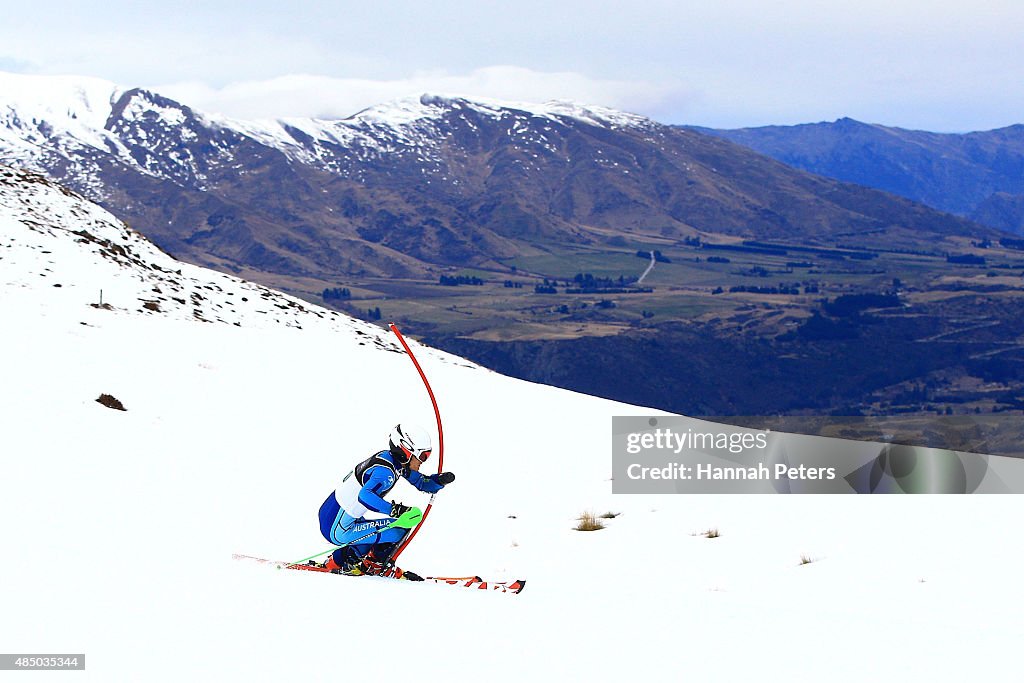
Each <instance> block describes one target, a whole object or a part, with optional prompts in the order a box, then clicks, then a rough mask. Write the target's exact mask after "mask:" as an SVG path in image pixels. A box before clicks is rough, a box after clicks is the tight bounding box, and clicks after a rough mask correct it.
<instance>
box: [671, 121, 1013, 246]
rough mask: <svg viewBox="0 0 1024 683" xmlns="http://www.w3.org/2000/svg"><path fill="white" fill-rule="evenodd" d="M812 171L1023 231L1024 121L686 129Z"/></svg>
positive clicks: (815, 124) (842, 123)
mask: <svg viewBox="0 0 1024 683" xmlns="http://www.w3.org/2000/svg"><path fill="white" fill-rule="evenodd" d="M687 128H688V129H691V130H699V131H701V132H704V133H707V134H709V135H717V136H719V137H722V138H725V139H728V140H731V141H733V142H736V143H738V144H743V145H746V146H747V147H749V148H750V149H753V150H755V151H757V152H760V153H762V154H766V155H768V156H771V157H772V158H775V159H778V160H779V161H782V162H783V163H786V164H789V165H791V166H794V167H796V168H800V169H803V170H806V171H809V172H812V173H818V174H821V175H824V176H828V177H831V178H836V179H839V180H843V181H846V182H854V183H857V184H860V185H864V186H866V187H874V188H877V189H881V190H885V191H887V192H892V193H894V194H898V195H900V196H903V197H906V198H908V199H912V200H914V201H918V202H922V203H924V204H927V205H928V206H932V207H934V208H936V209H939V210H941V211H947V212H950V213H954V214H957V215H961V216H965V217H968V218H970V219H972V220H976V221H979V222H982V223H984V224H986V225H989V226H991V227H994V228H997V229H1000V230H1004V231H1008V232H1016V233H1022V232H1024V209H1022V208H1021V207H1020V204H1021V202H1022V200H1024V125H1022V124H1013V125H1010V126H1005V127H1002V128H996V129H992V130H988V131H975V132H969V133H932V132H928V131H919V130H907V129H903V128H896V127H891V126H883V125H879V124H870V123H862V122H860V121H855V120H854V119H850V118H842V119H838V120H836V121H833V122H820V123H810V124H801V125H797V126H762V127H757V128H741V129H734V130H719V129H712V128H695V127H687Z"/></svg>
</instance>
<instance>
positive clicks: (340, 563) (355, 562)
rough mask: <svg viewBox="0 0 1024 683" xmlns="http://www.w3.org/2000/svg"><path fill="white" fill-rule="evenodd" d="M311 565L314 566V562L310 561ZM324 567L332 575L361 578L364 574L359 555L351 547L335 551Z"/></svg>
mask: <svg viewBox="0 0 1024 683" xmlns="http://www.w3.org/2000/svg"><path fill="white" fill-rule="evenodd" d="M310 564H313V562H312V561H310ZM322 566H323V568H324V569H326V570H327V571H329V572H331V573H332V574H347V575H349V576H360V575H362V574H363V572H362V570H361V558H360V557H359V553H357V552H356V551H355V549H353V548H352V547H351V546H346V547H344V548H339V549H338V550H335V551H334V552H333V553H331V555H330V556H329V557H328V558H327V561H326V562H324V563H323V565H322Z"/></svg>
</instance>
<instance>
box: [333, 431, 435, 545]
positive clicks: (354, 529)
mask: <svg viewBox="0 0 1024 683" xmlns="http://www.w3.org/2000/svg"><path fill="white" fill-rule="evenodd" d="M400 476H401V477H405V479H406V480H407V481H408V482H409V483H410V484H412V485H413V486H414V487H416V488H417V489H419V490H420V491H424V492H426V493H437V492H438V491H440V490H441V489H442V488H444V487H443V486H442V485H441V484H439V483H438V482H437V476H438V475H436V474H434V475H431V476H429V477H426V476H423V475H422V474H420V473H419V472H415V471H413V470H410V469H407V468H401V467H399V466H398V465H396V464H395V459H394V457H393V456H392V455H391V452H390V451H381V452H379V453H375V454H373V455H371V456H370V457H369V458H367V459H366V460H364V461H362V462H361V463H359V464H358V465H356V466H355V468H354V469H353V470H352V471H351V472H349V473H348V474H347V475H345V478H344V480H342V482H341V486H339V487H338V488H337V489H336V490H335V491H333V492H332V493H331V495H329V496H327V500H325V501H324V503H323V505H321V506H320V533H322V534H323V535H324V538H326V539H327V540H328V541H330V542H331V543H333V544H335V545H345V544H347V543H349V542H351V541H354V540H356V539H358V538H360V537H362V536H367V534H371V533H372V532H373V531H374V530H378V529H379V531H377V533H372V535H369V536H367V537H366V538H364V539H362V540H361V541H360V542H359V543H357V544H354V545H353V546H352V548H353V550H355V551H356V552H357V553H358V554H359V555H365V554H366V553H367V552H368V551H369V550H370V548H371V547H373V546H374V545H377V544H387V543H398V542H400V541H401V540H402V537H403V536H405V534H406V529H398V528H392V529H385V528H384V527H386V526H387V525H389V524H391V523H392V522H393V521H395V518H394V517H388V516H385V517H384V518H383V519H372V520H370V519H365V518H364V515H366V513H367V512H370V511H373V512H379V513H381V514H383V515H389V514H390V513H391V503H389V502H388V501H386V500H384V496H386V495H387V494H388V492H389V491H391V489H392V488H394V486H395V484H396V483H398V477H400Z"/></svg>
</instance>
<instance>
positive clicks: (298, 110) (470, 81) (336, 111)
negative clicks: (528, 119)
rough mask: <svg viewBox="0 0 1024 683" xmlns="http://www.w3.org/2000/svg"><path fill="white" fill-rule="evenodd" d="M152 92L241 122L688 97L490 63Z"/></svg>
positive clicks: (655, 105) (655, 104)
mask: <svg viewBox="0 0 1024 683" xmlns="http://www.w3.org/2000/svg"><path fill="white" fill-rule="evenodd" d="M153 89H154V90H156V91H157V92H160V93H162V94H164V95H167V96H168V97H172V98H174V99H177V100H179V101H181V102H182V103H184V104H188V105H190V106H193V107H195V108H196V109H199V110H200V111H209V112H216V113H220V114H224V115H227V116H232V117H236V118H243V119H256V118H282V117H289V116H300V117H316V118H328V119H331V118H345V117H347V116H350V115H352V114H354V113H356V112H358V111H360V110H362V109H365V108H366V107H369V106H372V105H375V104H380V103H381V102H386V101H389V100H393V99H397V98H400V97H406V96H410V95H420V94H422V93H432V94H443V95H457V96H463V97H469V98H472V97H481V98H489V99H498V100H508V101H522V102H544V101H547V100H553V99H558V100H572V101H575V102H580V103H586V104H596V105H601V106H606V107H612V108H616V109H624V110H626V111H631V112H635V113H639V114H647V113H650V112H654V111H657V110H658V109H659V108H660V107H661V106H663V105H664V104H665V103H666V102H679V101H680V100H685V99H686V98H687V96H688V94H687V92H686V89H685V88H683V87H682V86H681V85H679V84H675V83H671V84H663V83H654V82H644V81H619V80H608V79H597V78H592V77H589V76H586V75H583V74H580V73H575V72H568V71H559V72H543V71H534V70H531V69H527V68H523V67H519V66H488V67H483V68H479V69H474V70H472V71H470V72H468V73H464V74H452V73H447V72H440V71H438V72H418V73H415V74H413V75H411V76H409V77H407V78H399V79H390V80H387V79H385V80H372V79H356V78H335V77H329V76H315V75H308V74H295V75H288V76H279V77H276V78H270V79H264V80H247V81H239V82H234V83H229V84H227V85H225V86H223V87H219V88H218V87H212V86H210V85H207V84H204V83H201V82H198V81H194V82H180V83H167V84H162V85H154V86H153Z"/></svg>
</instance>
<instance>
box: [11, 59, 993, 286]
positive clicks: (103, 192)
mask: <svg viewBox="0 0 1024 683" xmlns="http://www.w3.org/2000/svg"><path fill="white" fill-rule="evenodd" d="M0 163H7V164H11V165H14V166H18V167H21V168H27V169H30V170H35V171H38V172H40V173H44V174H45V175H47V176H48V177H50V178H51V179H54V180H57V181H58V182H61V183H63V184H65V185H66V186H68V187H70V188H72V189H74V190H76V191H79V192H81V193H83V194H84V195H85V196H87V197H88V198H90V199H92V200H94V201H97V202H99V203H101V204H102V205H103V206H104V207H105V208H107V209H109V210H111V211H112V212H113V213H114V214H115V215H117V216H118V217H119V218H121V219H122V220H124V221H126V222H128V223H129V224H131V225H132V226H133V227H135V228H136V229H138V230H139V231H140V232H142V233H143V234H145V235H146V236H147V237H149V238H150V239H152V240H153V241H154V242H156V243H157V244H158V245H160V246H161V247H162V248H164V249H165V250H167V251H169V252H170V253H173V254H174V255H175V256H178V257H181V258H184V259H186V260H189V261H191V262H194V263H198V264H200V265H209V266H213V267H217V268H221V269H225V270H234V272H242V271H243V270H245V269H249V270H248V271H246V272H248V273H251V274H256V273H259V272H260V271H263V272H269V273H274V274H277V275H285V276H289V277H298V278H315V279H316V280H318V281H319V282H320V283H329V282H332V281H333V280H336V279H338V278H341V277H363V276H380V275H387V276H402V277H408V276H429V277H430V279H435V278H436V272H437V270H438V269H439V268H442V267H447V266H452V265H456V266H467V265H473V266H483V267H491V268H502V267H505V266H503V265H502V263H503V262H504V259H509V258H513V257H515V256H519V255H523V254H526V253H534V252H535V251H536V249H537V248H545V245H550V246H554V247H559V248H562V247H564V246H566V245H575V246H581V245H600V244H604V243H605V241H606V240H607V239H609V236H610V235H618V236H619V237H623V236H631V237H636V236H637V235H642V234H646V235H652V234H654V235H657V236H658V237H659V239H664V238H677V239H681V238H683V237H686V236H691V237H692V236H694V235H697V234H702V233H704V234H707V233H714V234H723V235H730V236H746V237H755V238H763V237H785V238H787V239H805V238H807V239H813V238H816V237H820V236H822V235H832V234H835V233H842V234H844V235H847V236H850V235H856V234H858V233H860V232H862V231H863V232H866V233H868V234H871V235H876V234H878V232H879V231H882V232H886V231H891V230H895V231H897V232H900V233H901V234H902V235H903V236H904V237H906V236H908V235H909V236H910V238H911V239H920V235H928V236H931V237H935V236H940V235H942V236H948V235H965V234H975V233H977V232H978V230H979V228H978V226H976V225H974V224H971V223H969V222H968V221H965V220H963V219H958V218H954V217H950V216H947V215H944V214H939V213H937V212H934V211H931V210H927V209H924V208H923V207H920V206H916V205H913V204H912V203H910V202H908V201H903V200H897V199H895V198H893V197H891V196H889V195H886V194H883V193H878V192H874V191H870V190H866V189H864V188H859V187H856V186H851V185H844V184H842V183H838V182H835V181H830V180H826V179H823V178H820V177H817V176H812V175H809V174H806V173H803V172H800V171H796V170H794V169H792V168H789V167H787V166H785V165H783V164H780V163H778V162H775V161H772V160H770V159H768V158H766V157H763V156H761V155H759V154H756V153H754V152H752V151H750V150H748V149H745V148H743V147H740V146H738V145H734V144H731V143H729V142H726V141H724V140H721V139H718V138H715V137H712V136H708V135H703V134H700V133H696V132H692V131H686V130H681V129H679V128H675V127H671V126H665V125H661V124H659V123H657V122H654V121H651V120H649V119H646V118H644V117H640V116H637V115H633V114H628V113H624V112H618V111H614V110H610V109H607V108H602V107H597V106H581V105H576V104H571V103H565V102H549V103H546V104H525V103H508V102H490V101H479V100H468V99H465V98H459V97H442V96H437V95H422V96H419V97H414V98H408V99H403V100H399V101H396V102H392V103H389V104H384V105H380V106H375V107H371V108H369V109H366V110H364V111H362V112H359V113H357V114H354V115H353V116H351V117H349V118H347V119H343V120H336V121H325V120H315V119H281V120H272V121H239V120H234V119H229V118H225V117H222V116H218V115H214V114H210V113H204V112H200V111H197V110H195V109H193V108H191V107H189V106H188V105H187V104H186V103H179V102H175V101H173V100H171V99H169V98H167V97H164V96H162V95H160V94H159V93H154V92H150V91H147V90H143V89H138V88H122V87H119V86H116V85H114V84H112V83H105V82H103V81H96V80H88V79H85V80H79V79H74V78H49V77H38V76H25V75H14V74H0ZM872 239H877V238H872ZM844 241H848V238H847V237H844Z"/></svg>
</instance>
